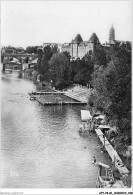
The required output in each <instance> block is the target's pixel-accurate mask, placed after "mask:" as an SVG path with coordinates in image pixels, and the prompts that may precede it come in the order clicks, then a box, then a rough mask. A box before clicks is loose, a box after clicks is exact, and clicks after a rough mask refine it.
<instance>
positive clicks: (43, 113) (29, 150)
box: [1, 72, 109, 188]
mask: <svg viewBox="0 0 133 195" xmlns="http://www.w3.org/2000/svg"><path fill="white" fill-rule="evenodd" d="M35 90H36V85H35V84H33V82H32V81H30V80H27V79H24V78H23V77H22V76H21V75H20V74H19V72H12V73H2V74H1V156H2V161H1V162H2V163H1V164H2V166H1V169H2V170H1V173H2V174H1V177H2V188H95V184H96V178H97V172H98V168H97V167H96V166H94V165H93V164H92V160H93V156H94V155H95V156H96V158H97V160H98V161H100V162H103V163H105V164H108V163H109V159H108V158H107V156H106V154H103V153H101V151H100V147H101V144H100V141H98V140H97V138H96V135H95V134H94V135H90V136H88V137H81V136H80V135H79V133H78V129H79V127H78V126H79V125H80V124H81V123H82V122H81V116H80V110H81V109H85V107H83V106H71V105H67V106H62V108H61V107H60V106H41V105H39V104H38V102H36V101H30V99H29V95H28V92H31V91H35Z"/></svg>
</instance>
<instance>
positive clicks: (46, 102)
mask: <svg viewBox="0 0 133 195" xmlns="http://www.w3.org/2000/svg"><path fill="white" fill-rule="evenodd" d="M36 101H38V102H39V103H40V104H41V105H43V106H47V105H85V103H83V102H71V101H62V102H54V101H44V100H43V99H40V98H36Z"/></svg>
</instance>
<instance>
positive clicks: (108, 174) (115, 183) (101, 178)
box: [95, 162, 127, 188]
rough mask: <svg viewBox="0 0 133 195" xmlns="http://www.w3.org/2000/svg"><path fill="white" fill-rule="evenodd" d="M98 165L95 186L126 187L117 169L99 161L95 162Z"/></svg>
mask: <svg viewBox="0 0 133 195" xmlns="http://www.w3.org/2000/svg"><path fill="white" fill-rule="evenodd" d="M95 165H97V166H98V167H99V170H98V175H97V181H96V188H127V186H125V185H124V183H123V181H122V180H121V176H120V174H119V172H118V170H116V169H113V168H111V167H110V166H109V165H106V164H103V163H101V162H98V163H95Z"/></svg>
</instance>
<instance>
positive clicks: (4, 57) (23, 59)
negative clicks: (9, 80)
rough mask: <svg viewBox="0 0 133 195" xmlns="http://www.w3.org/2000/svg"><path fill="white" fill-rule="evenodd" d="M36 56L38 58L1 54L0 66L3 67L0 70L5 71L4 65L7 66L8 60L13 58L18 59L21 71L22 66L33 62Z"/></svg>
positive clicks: (29, 55) (34, 55) (27, 55)
mask: <svg viewBox="0 0 133 195" xmlns="http://www.w3.org/2000/svg"><path fill="white" fill-rule="evenodd" d="M37 56H38V54H14V53H11V54H7V53H4V54H1V64H2V65H3V67H2V69H3V70H5V66H6V64H9V61H10V59H11V58H13V57H15V58H16V59H18V60H19V62H20V63H21V64H20V65H21V66H22V69H25V68H24V64H28V63H29V62H31V61H32V60H34V59H35V58H36V57H37Z"/></svg>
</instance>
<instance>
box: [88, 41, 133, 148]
mask: <svg viewBox="0 0 133 195" xmlns="http://www.w3.org/2000/svg"><path fill="white" fill-rule="evenodd" d="M110 59H111V61H110V62H109V64H108V66H107V67H102V69H101V67H99V68H98V69H96V70H95V71H94V73H93V76H92V85H93V87H94V88H95V89H96V91H97V95H96V96H95V98H94V99H93V104H94V105H95V107H96V108H100V109H102V110H103V111H104V113H105V114H106V116H107V119H108V121H109V122H114V123H115V125H116V126H117V128H118V132H119V137H121V138H122V139H124V141H125V142H126V144H131V50H130V47H129V46H128V47H127V45H126V44H121V45H116V46H115V47H114V48H113V50H112V51H111V54H110ZM89 101H90V102H91V101H92V98H91V99H90V100H89ZM125 135H127V136H125Z"/></svg>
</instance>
